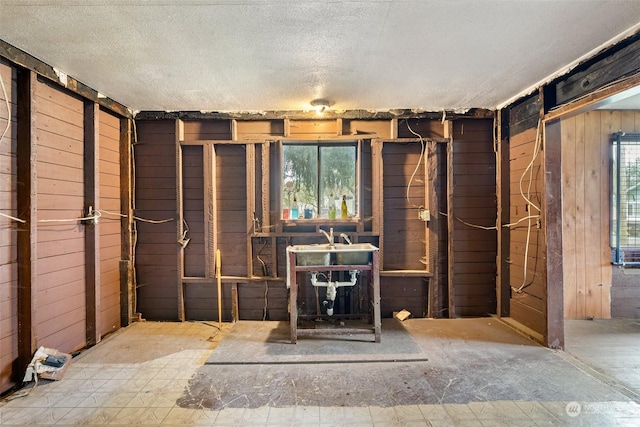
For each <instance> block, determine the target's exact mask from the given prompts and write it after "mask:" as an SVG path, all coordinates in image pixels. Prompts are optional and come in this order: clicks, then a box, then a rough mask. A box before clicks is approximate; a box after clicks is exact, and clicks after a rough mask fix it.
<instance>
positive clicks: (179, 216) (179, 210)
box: [174, 119, 206, 322]
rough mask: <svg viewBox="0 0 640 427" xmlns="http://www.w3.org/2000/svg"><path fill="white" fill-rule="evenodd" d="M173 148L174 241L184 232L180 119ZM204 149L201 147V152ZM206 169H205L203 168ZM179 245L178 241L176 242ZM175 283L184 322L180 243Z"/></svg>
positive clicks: (181, 125) (182, 129) (179, 318)
mask: <svg viewBox="0 0 640 427" xmlns="http://www.w3.org/2000/svg"><path fill="white" fill-rule="evenodd" d="M174 133H175V144H176V146H175V149H176V242H180V241H181V240H182V235H183V233H184V214H183V212H184V209H183V206H184V200H183V196H184V192H183V191H182V183H183V181H182V146H181V141H182V140H183V139H184V122H183V121H182V120H180V119H176V120H175V132H174ZM204 151H205V150H204V149H203V152H204ZM205 170H206V169H205ZM177 244H178V245H180V244H179V243H177ZM176 273H177V277H176V284H177V287H178V289H177V290H178V320H180V321H181V322H184V321H185V319H186V313H185V300H184V299H185V298H184V284H183V283H182V278H183V277H184V247H183V246H182V245H180V248H179V249H178V251H177V258H176Z"/></svg>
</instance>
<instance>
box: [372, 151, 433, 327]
mask: <svg viewBox="0 0 640 427" xmlns="http://www.w3.org/2000/svg"><path fill="white" fill-rule="evenodd" d="M426 163H427V181H426V182H427V186H426V190H427V193H428V200H427V207H428V209H429V212H430V216H431V218H430V220H429V222H428V224H427V234H428V235H427V242H428V252H427V259H428V260H429V272H430V273H431V277H430V278H429V279H428V280H429V286H428V289H429V295H428V306H427V317H431V318H437V317H439V314H440V302H439V301H440V295H439V294H438V293H439V290H440V280H439V277H438V275H439V272H440V244H439V238H438V237H439V236H438V227H439V224H440V213H439V212H440V206H439V203H438V188H439V187H440V179H439V177H438V144H437V143H436V142H433V141H432V142H428V143H427V159H426ZM381 274H382V272H381Z"/></svg>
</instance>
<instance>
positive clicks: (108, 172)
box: [98, 110, 121, 336]
mask: <svg viewBox="0 0 640 427" xmlns="http://www.w3.org/2000/svg"><path fill="white" fill-rule="evenodd" d="M98 150H99V152H98V159H99V161H98V162H99V163H98V170H99V181H98V182H99V183H100V185H99V188H98V191H99V200H100V204H99V206H100V209H101V211H102V217H101V218H100V220H99V223H98V230H99V233H100V248H99V250H100V313H99V316H100V321H99V325H100V330H99V332H100V335H101V336H104V335H106V334H108V333H110V332H113V331H115V330H116V329H119V328H120V252H121V247H120V246H121V235H120V228H121V227H120V223H121V221H120V217H119V216H118V214H119V213H120V210H121V206H120V119H119V118H118V117H116V116H114V115H112V114H110V113H108V112H106V111H103V110H100V112H99V142H98Z"/></svg>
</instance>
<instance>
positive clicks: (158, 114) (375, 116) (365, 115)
mask: <svg viewBox="0 0 640 427" xmlns="http://www.w3.org/2000/svg"><path fill="white" fill-rule="evenodd" d="M444 113H445V114H446V117H447V119H448V120H455V119H457V118H466V119H492V118H493V117H494V115H495V111H493V110H488V109H485V108H472V109H469V110H466V111H463V112H456V111H445V112H444ZM442 115H443V112H442V111H419V112H416V111H414V110H410V109H398V110H388V111H369V110H347V111H344V112H336V111H332V110H329V111H327V112H325V113H324V114H323V116H322V117H321V118H319V117H318V115H317V114H316V112H315V111H261V112H237V113H234V112H217V111H211V112H203V111H140V112H138V113H137V114H136V119H138V120H175V119H182V120H201V119H209V120H255V121H259V120H284V119H300V120H332V119H347V120H349V119H351V120H392V119H405V118H412V119H434V120H435V119H437V120H440V119H442Z"/></svg>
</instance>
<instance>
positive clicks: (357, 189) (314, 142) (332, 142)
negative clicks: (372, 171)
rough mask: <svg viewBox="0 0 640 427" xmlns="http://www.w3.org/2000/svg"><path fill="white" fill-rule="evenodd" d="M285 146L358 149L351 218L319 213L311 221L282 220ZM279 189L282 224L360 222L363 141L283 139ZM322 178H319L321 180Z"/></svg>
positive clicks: (279, 149)
mask: <svg viewBox="0 0 640 427" xmlns="http://www.w3.org/2000/svg"><path fill="white" fill-rule="evenodd" d="M285 145H310V146H317V147H321V146H326V147H332V146H333V147H335V146H352V147H355V149H356V161H355V188H354V195H355V198H356V200H355V206H356V209H355V212H354V214H353V216H350V217H349V218H341V217H340V215H339V214H338V215H336V218H327V217H322V216H320V213H319V212H318V215H316V216H315V217H313V218H311V219H308V218H307V219H304V218H296V219H292V218H288V219H284V218H282V211H283V208H284V206H283V203H282V198H283V197H282V195H283V191H284V188H283V182H282V173H283V163H284V162H283V156H284V146H285ZM278 164H279V167H278V187H277V194H278V197H277V200H276V206H277V209H278V210H277V220H278V221H280V222H282V223H292V222H293V223H295V222H300V223H310V222H313V221H322V222H327V221H331V222H344V223H349V222H354V221H360V219H361V212H362V185H361V184H362V180H361V174H362V139H359V138H348V139H310V140H307V139H296V138H291V139H289V138H287V139H281V140H278ZM318 170H320V166H319V164H318ZM319 178H320V177H318V179H319ZM319 186H320V184H319V183H318V188H319ZM319 201H320V194H318V202H319ZM337 208H338V211H339V206H338V207H337Z"/></svg>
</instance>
